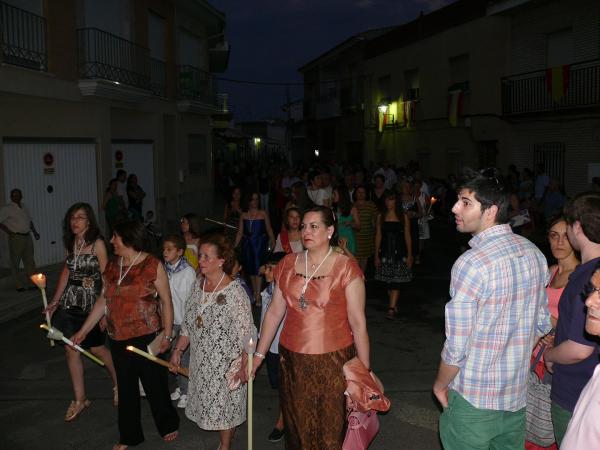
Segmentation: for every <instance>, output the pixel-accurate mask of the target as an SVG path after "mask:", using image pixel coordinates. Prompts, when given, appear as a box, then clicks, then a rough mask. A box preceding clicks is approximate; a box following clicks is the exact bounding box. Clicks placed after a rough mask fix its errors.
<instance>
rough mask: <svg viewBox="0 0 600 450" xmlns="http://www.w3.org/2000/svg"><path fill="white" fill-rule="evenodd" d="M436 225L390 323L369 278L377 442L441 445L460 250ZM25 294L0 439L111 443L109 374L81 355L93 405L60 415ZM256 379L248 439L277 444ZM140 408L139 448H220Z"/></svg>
mask: <svg viewBox="0 0 600 450" xmlns="http://www.w3.org/2000/svg"><path fill="white" fill-rule="evenodd" d="M440 227H444V225H443V224H441V223H438V224H437V226H436V227H434V236H435V234H437V236H438V239H437V240H436V241H437V242H434V243H433V246H432V250H434V251H435V256H434V255H433V253H434V251H432V252H431V253H430V255H429V260H428V261H429V262H428V264H427V269H425V268H423V269H419V270H420V272H421V273H420V276H419V277H418V278H417V279H416V280H415V281H414V282H413V283H411V284H410V286H407V289H405V291H403V292H402V293H401V303H402V305H401V311H400V317H399V318H398V319H396V320H395V321H393V322H390V321H388V320H386V319H385V318H384V314H385V306H386V302H385V300H384V297H385V291H383V290H382V289H381V287H380V286H377V285H376V284H374V283H373V282H368V285H367V286H368V287H367V289H368V294H369V295H368V297H369V299H368V306H367V318H368V324H369V333H370V338H371V348H372V366H373V368H374V370H375V372H376V373H377V374H378V375H379V377H380V378H381V379H382V381H383V383H384V385H385V387H386V393H387V395H388V396H389V397H390V399H391V401H392V408H391V410H390V411H389V413H387V414H386V415H383V416H380V421H381V432H380V434H379V436H378V437H377V439H376V441H375V443H374V445H373V446H372V447H371V449H373V450H383V449H385V450H390V449H407V450H410V449H415V450H418V449H423V450H436V449H440V444H439V441H438V438H437V432H436V430H437V421H438V416H439V410H438V408H437V406H436V404H435V403H434V401H433V400H432V395H431V390H430V387H431V383H432V381H433V378H434V376H435V370H436V367H437V363H438V358H439V352H440V349H441V345H442V343H443V314H444V303H445V299H446V295H447V291H448V276H449V266H450V264H451V262H452V260H453V259H454V258H455V257H456V253H455V250H454V247H455V245H454V243H453V242H454V240H453V239H451V236H452V234H451V233H449V232H447V231H446V232H442V230H440V229H439V228H440ZM436 231H437V233H436ZM432 260H433V262H432ZM3 296H4V295H3ZM31 301H32V302H36V303H35V306H34V307H35V311H29V312H27V313H25V314H23V315H21V316H20V317H18V318H16V319H12V320H10V321H7V322H5V323H4V325H3V328H2V330H1V331H0V351H1V353H0V354H1V355H2V356H0V368H1V375H0V377H1V378H0V379H1V384H0V401H1V402H2V408H1V409H0V448H7V449H8V448H10V449H13V450H17V449H37V448H44V449H46V450H50V449H109V448H111V446H112V444H114V443H115V442H117V440H118V433H117V426H116V410H115V409H114V408H113V407H112V406H111V398H112V391H111V384H110V381H109V378H108V376H107V374H106V373H105V372H104V371H103V370H102V369H101V368H99V367H97V366H95V365H94V364H93V363H88V362H87V361H86V382H87V392H88V396H89V398H90V399H91V400H92V405H91V407H90V408H89V410H88V411H87V412H86V413H84V414H83V415H82V416H81V417H80V418H79V419H78V420H77V421H76V422H74V423H65V422H64V421H63V416H64V413H65V411H66V408H67V406H68V403H69V401H70V400H71V398H72V393H71V386H70V381H69V375H68V371H67V366H66V363H65V360H64V356H63V350H62V349H61V348H60V347H55V348H53V349H51V348H50V347H49V345H48V342H47V341H46V339H45V338H44V336H43V333H41V332H40V331H39V330H38V325H39V323H41V321H42V319H41V316H40V315H39V306H38V303H40V304H41V302H40V301H39V298H38V299H37V300H33V299H32V300H31ZM32 304H33V303H32ZM30 309H31V308H30ZM255 383H256V384H255V401H254V405H255V439H254V442H255V444H254V447H255V448H256V449H257V450H268V449H283V447H284V446H283V442H280V443H276V444H273V443H270V442H268V441H267V440H266V437H267V435H268V434H269V432H270V431H271V428H272V425H273V422H274V420H275V416H276V408H277V396H276V394H275V392H273V391H272V390H271V389H270V388H269V387H268V381H267V376H266V371H264V370H263V371H261V372H260V373H259V375H258V376H257V379H256V382H255ZM142 410H143V421H144V431H145V436H146V441H145V443H144V444H142V445H141V446H139V448H140V449H166V448H170V449H191V448H194V449H198V450H203V449H209V450H214V449H216V448H217V447H218V435H217V433H211V432H206V431H202V430H200V429H199V428H197V426H196V425H195V424H193V423H192V422H190V421H189V420H187V419H186V418H185V417H184V415H183V411H182V410H180V417H181V428H180V437H179V439H178V440H177V441H176V442H174V443H170V444H168V445H167V444H165V443H163V442H162V440H161V439H160V437H159V436H158V434H157V432H156V430H155V428H154V425H153V423H152V418H151V415H150V410H149V408H148V405H147V403H146V402H145V401H143V406H142ZM324 420H326V412H325V417H324ZM245 448H246V428H245V425H243V426H242V427H240V428H239V429H238V431H237V433H236V439H235V444H234V449H245Z"/></svg>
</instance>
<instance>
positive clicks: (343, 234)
mask: <svg viewBox="0 0 600 450" xmlns="http://www.w3.org/2000/svg"><path fill="white" fill-rule="evenodd" d="M336 216H337V219H338V235H339V237H340V238H345V239H346V240H347V241H348V244H347V247H348V250H350V253H352V254H353V255H354V254H355V253H356V240H355V239H354V230H353V229H352V214H348V215H347V216H342V215H341V213H336Z"/></svg>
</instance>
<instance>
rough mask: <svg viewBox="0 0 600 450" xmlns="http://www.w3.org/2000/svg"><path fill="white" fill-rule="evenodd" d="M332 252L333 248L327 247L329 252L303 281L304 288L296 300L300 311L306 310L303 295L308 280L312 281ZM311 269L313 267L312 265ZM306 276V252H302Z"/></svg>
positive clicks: (306, 304)
mask: <svg viewBox="0 0 600 450" xmlns="http://www.w3.org/2000/svg"><path fill="white" fill-rule="evenodd" d="M332 250H333V247H329V251H328V252H327V254H326V255H325V258H323V259H322V260H321V262H320V263H319V265H318V266H317V268H316V269H315V270H314V271H313V273H312V274H311V275H310V276H309V277H308V278H307V279H306V280H305V281H304V286H302V292H301V293H300V298H299V299H298V305H299V306H300V309H301V310H305V309H306V308H308V300H306V299H305V298H304V294H305V293H306V288H307V287H308V283H309V282H310V280H312V279H313V277H314V276H315V273H317V271H318V270H319V269H320V268H321V266H322V265H323V263H324V262H325V260H326V259H327V258H328V257H329V255H331V251H332ZM313 267H314V264H313ZM311 268H312V267H311ZM307 275H308V250H304V276H305V277H306V276H307Z"/></svg>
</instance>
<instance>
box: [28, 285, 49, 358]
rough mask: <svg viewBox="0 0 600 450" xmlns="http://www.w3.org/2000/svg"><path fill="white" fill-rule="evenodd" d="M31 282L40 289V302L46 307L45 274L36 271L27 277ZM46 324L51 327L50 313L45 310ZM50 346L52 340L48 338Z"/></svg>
mask: <svg viewBox="0 0 600 450" xmlns="http://www.w3.org/2000/svg"><path fill="white" fill-rule="evenodd" d="M29 278H30V279H31V281H32V282H33V284H35V285H36V286H37V287H38V288H39V289H40V291H42V303H43V304H44V309H46V308H48V299H47V298H46V275H44V274H43V273H36V274H34V275H31V277H29ZM46 324H47V325H48V328H51V327H52V325H51V324H50V313H49V312H47V311H46ZM50 346H51V347H54V340H52V339H50Z"/></svg>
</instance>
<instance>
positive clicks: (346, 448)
mask: <svg viewBox="0 0 600 450" xmlns="http://www.w3.org/2000/svg"><path fill="white" fill-rule="evenodd" d="M378 432H379V418H378V417H377V411H374V410H370V411H368V412H360V411H356V410H353V411H352V412H351V413H350V414H349V415H348V430H347V431H346V437H345V438H344V444H343V445H342V450H366V449H368V448H369V445H371V442H373V439H375V436H376V435H377V433H378Z"/></svg>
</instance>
